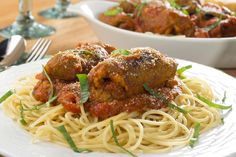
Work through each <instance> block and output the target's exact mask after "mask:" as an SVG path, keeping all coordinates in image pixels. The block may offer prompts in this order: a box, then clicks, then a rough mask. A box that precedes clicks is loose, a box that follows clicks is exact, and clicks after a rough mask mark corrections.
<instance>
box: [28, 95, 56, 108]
mask: <svg viewBox="0 0 236 157" xmlns="http://www.w3.org/2000/svg"><path fill="white" fill-rule="evenodd" d="M56 99H57V96H54V97H52V98H51V99H49V100H48V101H47V102H46V103H44V104H41V105H35V106H34V107H32V108H31V109H28V110H29V111H33V110H40V109H41V108H42V107H45V106H48V107H50V104H51V103H52V102H53V101H55V100H56Z"/></svg>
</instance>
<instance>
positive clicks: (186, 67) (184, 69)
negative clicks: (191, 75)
mask: <svg viewBox="0 0 236 157" xmlns="http://www.w3.org/2000/svg"><path fill="white" fill-rule="evenodd" d="M192 67H193V66H192V65H187V66H184V67H181V68H180V69H178V70H177V73H178V74H179V75H182V74H183V73H184V72H185V71H186V70H188V69H191V68H192Z"/></svg>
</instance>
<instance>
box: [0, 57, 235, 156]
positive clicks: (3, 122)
mask: <svg viewBox="0 0 236 157" xmlns="http://www.w3.org/2000/svg"><path fill="white" fill-rule="evenodd" d="M45 62H46V60H41V61H38V62H34V63H29V64H24V65H20V66H16V67H12V68H10V69H8V70H6V71H4V72H2V73H0V95H2V94H4V93H5V92H6V91H7V90H9V89H11V86H12V84H13V83H14V82H15V81H16V80H17V79H18V78H20V77H22V76H26V75H33V74H35V73H37V72H40V71H41V70H42V66H41V65H42V64H44V63H45ZM178 62H179V63H180V66H183V65H189V64H192V65H193V68H192V69H190V70H189V71H187V72H186V75H187V76H197V77H199V78H202V79H205V80H207V81H208V82H209V83H210V85H211V86H212V87H213V89H214V91H215V93H216V94H217V95H219V96H221V97H222V96H223V93H224V91H225V90H227V93H228V96H227V104H229V105H233V108H234V109H233V110H232V112H231V113H230V114H229V115H228V116H227V117H226V118H225V124H224V125H222V126H219V127H217V128H215V129H213V130H211V131H209V132H208V133H205V134H203V135H202V136H201V137H200V140H199V141H200V142H199V143H198V144H197V146H196V147H194V148H193V149H191V148H189V147H184V148H181V149H177V150H173V151H171V152H169V153H162V154H140V155H138V156H139V157H155V156H158V157H180V156H181V157H194V156H197V157H203V156H204V157H205V156H208V157H209V156H212V154H213V153H214V157H223V156H224V157H235V156H236V149H235V145H236V120H235V119H236V109H235V105H236V79H234V78H233V77H231V76H229V75H226V74H224V73H223V72H221V71H218V70H216V69H213V68H210V67H206V66H203V65H200V64H196V63H192V62H187V61H183V60H178ZM0 106H1V104H0ZM0 154H3V155H5V156H10V157H78V156H81V157H99V156H103V157H122V156H123V157H126V156H128V155H126V154H111V153H96V152H93V153H85V154H78V153H74V152H73V151H72V150H71V149H69V148H65V147H62V146H58V145H56V144H52V143H47V142H39V143H36V144H32V143H31V135H30V134H29V133H28V132H26V131H25V130H23V129H22V128H20V127H19V126H18V125H17V124H16V123H15V122H14V121H13V120H11V119H10V118H9V117H7V116H6V115H5V114H4V113H3V111H2V110H0Z"/></svg>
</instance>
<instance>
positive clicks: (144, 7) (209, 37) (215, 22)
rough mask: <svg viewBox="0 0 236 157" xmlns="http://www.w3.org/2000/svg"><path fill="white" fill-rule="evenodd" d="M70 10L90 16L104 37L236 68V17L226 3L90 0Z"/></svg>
mask: <svg viewBox="0 0 236 157" xmlns="http://www.w3.org/2000/svg"><path fill="white" fill-rule="evenodd" d="M69 10H70V11H75V12H78V13H79V14H80V15H82V16H83V17H85V18H86V20H87V21H88V22H89V24H90V25H91V27H92V28H93V30H94V31H95V33H96V35H97V36H98V38H99V39H100V40H101V41H103V42H106V43H109V44H112V45H115V46H118V47H124V48H131V47H137V46H141V47H142V46H149V47H153V48H156V49H159V50H160V51H163V52H165V53H166V54H167V55H170V56H173V57H176V58H180V59H187V60H191V61H195V62H198V63H201V64H205V65H209V66H213V67H221V68H230V67H231V68H232V67H236V62H235V61H236V54H235V49H236V44H235V42H236V37H235V36H236V17H235V14H234V12H232V11H230V10H229V9H227V8H225V7H222V6H219V5H216V4H213V3H202V2H201V1H200V0H189V1H185V0H170V1H168V0H166V1H162V0H155V1H148V2H139V1H137V2H136V3H134V2H130V1H122V2H121V3H116V2H109V1H96V0H89V1H82V2H79V3H77V4H75V5H72V6H70V8H69Z"/></svg>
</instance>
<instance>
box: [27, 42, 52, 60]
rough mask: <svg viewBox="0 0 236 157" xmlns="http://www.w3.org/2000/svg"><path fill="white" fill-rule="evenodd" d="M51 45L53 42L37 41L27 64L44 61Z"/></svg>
mask: <svg viewBox="0 0 236 157" xmlns="http://www.w3.org/2000/svg"><path fill="white" fill-rule="evenodd" d="M50 44H51V40H48V39H42V38H40V39H39V40H37V42H36V43H35V44H34V46H33V47H32V49H31V50H30V53H29V57H28V58H27V60H26V61H25V63H29V62H33V61H37V60H40V59H42V58H43V57H44V56H45V54H46V52H47V50H48V48H49V46H50Z"/></svg>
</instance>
